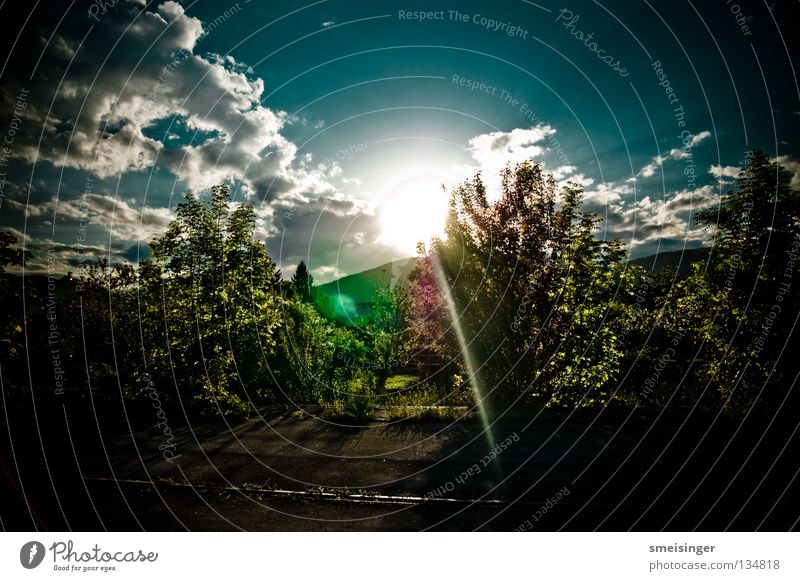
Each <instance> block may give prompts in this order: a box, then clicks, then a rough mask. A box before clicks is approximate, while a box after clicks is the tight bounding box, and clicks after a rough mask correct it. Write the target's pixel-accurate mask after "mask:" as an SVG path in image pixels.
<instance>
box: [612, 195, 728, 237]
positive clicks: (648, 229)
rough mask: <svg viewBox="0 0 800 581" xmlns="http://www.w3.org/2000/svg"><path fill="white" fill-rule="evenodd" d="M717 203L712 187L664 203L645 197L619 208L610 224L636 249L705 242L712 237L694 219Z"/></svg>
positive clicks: (669, 198)
mask: <svg viewBox="0 0 800 581" xmlns="http://www.w3.org/2000/svg"><path fill="white" fill-rule="evenodd" d="M718 202H719V196H718V195H717V193H716V192H715V189H714V187H713V186H711V185H706V186H702V187H699V188H697V189H695V190H681V191H679V192H675V193H673V194H670V195H669V196H666V197H665V198H663V199H653V198H651V197H650V196H645V197H644V198H642V199H641V200H638V201H637V202H634V203H630V204H625V205H624V206H623V205H618V206H617V208H618V210H619V211H618V213H617V214H615V215H614V216H613V219H610V220H609V226H610V227H611V228H612V229H613V230H615V231H616V232H617V233H618V234H619V235H621V236H622V237H623V239H627V241H628V242H629V243H630V245H631V247H632V248H634V249H635V248H636V247H639V246H643V245H647V244H651V243H653V242H656V241H658V240H660V239H675V240H681V241H684V242H690V243H696V242H702V241H705V240H706V239H707V238H708V235H709V234H708V231H706V230H705V229H703V228H700V227H698V226H697V224H696V223H695V217H696V215H697V213H698V212H701V211H702V210H705V209H707V208H710V207H713V206H715V205H716V204H718Z"/></svg>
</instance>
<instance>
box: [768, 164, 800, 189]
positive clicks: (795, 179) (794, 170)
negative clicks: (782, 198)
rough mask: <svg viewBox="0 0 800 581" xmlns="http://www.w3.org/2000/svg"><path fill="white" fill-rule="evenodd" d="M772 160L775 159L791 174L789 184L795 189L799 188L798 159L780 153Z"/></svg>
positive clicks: (799, 170) (799, 171)
mask: <svg viewBox="0 0 800 581" xmlns="http://www.w3.org/2000/svg"><path fill="white" fill-rule="evenodd" d="M772 161H777V162H778V163H779V164H781V165H782V166H783V167H784V168H785V169H786V171H788V172H789V173H790V174H792V177H791V179H790V181H789V185H790V186H791V187H792V188H793V189H795V190H800V160H797V159H795V158H793V157H790V156H788V155H781V156H778V157H777V158H776V159H774V160H772Z"/></svg>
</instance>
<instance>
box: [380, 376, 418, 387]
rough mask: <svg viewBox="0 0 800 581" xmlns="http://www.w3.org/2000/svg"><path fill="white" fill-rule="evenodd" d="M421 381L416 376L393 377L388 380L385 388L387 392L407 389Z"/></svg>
mask: <svg viewBox="0 0 800 581" xmlns="http://www.w3.org/2000/svg"><path fill="white" fill-rule="evenodd" d="M418 381H419V377H417V376H416V375H392V376H391V377H389V378H388V379H387V380H386V384H385V386H384V387H385V388H386V390H387V391H392V390H397V389H406V388H408V387H410V386H412V385H414V384H415V383H417V382H418Z"/></svg>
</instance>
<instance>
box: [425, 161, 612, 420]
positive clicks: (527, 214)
mask: <svg viewBox="0 0 800 581" xmlns="http://www.w3.org/2000/svg"><path fill="white" fill-rule="evenodd" d="M581 195H582V192H581V190H580V189H579V188H578V187H577V186H574V185H569V186H567V187H566V188H565V189H564V191H563V192H562V193H561V203H560V207H559V205H558V204H557V192H556V185H555V180H554V179H553V178H552V176H550V175H547V174H544V173H543V172H542V170H541V168H540V167H539V166H537V165H534V164H531V163H528V162H525V163H522V164H519V165H518V166H516V167H515V168H514V169H511V168H506V170H505V171H504V172H503V175H502V192H501V195H500V198H499V199H497V200H496V201H492V202H490V201H489V200H488V199H487V195H486V188H485V186H484V184H483V181H482V178H481V175H480V173H478V174H476V176H475V178H474V179H473V180H472V181H468V182H466V183H464V184H463V185H462V186H460V187H459V188H457V189H456V190H455V191H454V192H453V195H452V199H451V207H450V213H449V217H448V221H447V227H446V233H447V239H446V240H444V241H443V240H438V241H435V242H434V245H433V252H432V253H431V264H432V269H433V270H436V269H440V272H441V275H442V276H441V277H437V278H436V283H437V284H438V286H439V287H441V286H442V285H447V287H448V289H447V292H448V293H449V295H450V296H451V297H452V301H453V303H454V311H455V312H456V313H457V314H458V321H457V326H458V328H459V329H460V331H461V332H462V333H463V334H464V342H465V344H466V345H468V346H469V347H468V349H469V351H470V354H471V356H472V358H473V359H474V361H475V366H476V368H478V369H477V370H476V375H477V376H476V377H475V378H474V380H475V381H477V383H478V384H479V385H482V386H486V389H487V390H488V395H487V400H488V402H489V404H490V405H491V406H493V407H503V406H507V405H511V404H514V403H528V404H533V405H570V406H573V405H594V404H602V403H604V402H605V401H607V400H608V399H609V396H610V392H611V389H612V387H613V383H614V379H615V377H616V374H617V372H618V370H619V360H620V355H621V354H620V352H619V350H618V349H616V348H615V346H614V340H615V332H614V328H613V326H611V325H609V324H608V322H607V319H608V318H609V312H610V311H614V312H616V311H618V310H619V307H618V306H617V305H616V304H615V300H614V294H615V290H616V287H617V284H618V281H619V275H620V273H621V262H622V259H623V258H624V256H625V253H624V251H623V250H622V247H621V245H620V244H619V242H617V241H611V242H606V241H601V240H597V239H596V238H595V237H594V233H595V231H596V230H597V226H598V222H599V220H598V219H597V218H596V217H595V216H594V215H592V214H587V213H582V212H580V211H579V208H580V203H581ZM420 280H424V281H426V283H425V284H428V285H429V286H430V285H431V284H433V283H430V282H427V281H430V280H432V279H431V277H430V276H427V275H426V276H423V277H421V279H420ZM412 292H413V291H412ZM439 292H440V293H441V292H442V291H441V288H440V289H439ZM429 302H431V303H435V302H436V300H435V299H431V300H429ZM439 302H440V303H441V300H440V301H439ZM437 308H438V309H439V311H441V307H437ZM440 316H441V315H440ZM438 326H439V328H442V327H443V324H441V323H440V324H439V325H438ZM451 326H452V325H451ZM452 335H453V333H452V331H451V332H449V333H447V335H445V334H444V333H441V334H440V335H439V336H440V337H442V336H448V338H447V339H446V341H447V343H448V344H449V348H448V352H449V353H451V354H453V353H457V354H459V356H460V357H462V359H463V357H464V354H463V353H459V350H460V347H459V346H457V345H455V344H454V343H453V340H452ZM464 371H465V373H466V372H468V371H469V370H467V369H466V368H465V369H464Z"/></svg>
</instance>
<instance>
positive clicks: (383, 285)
mask: <svg viewBox="0 0 800 581" xmlns="http://www.w3.org/2000/svg"><path fill="white" fill-rule="evenodd" d="M414 260H415V259H414V258H403V259H400V260H395V261H392V262H387V263H386V264H382V265H381V266H377V267H375V268H371V269H369V270H365V271H363V272H359V273H356V274H351V275H348V276H344V277H342V278H339V279H337V280H334V281H331V282H328V283H325V284H322V285H319V286H318V287H315V289H314V290H315V292H316V302H317V306H318V307H319V309H320V311H321V312H322V313H323V314H324V315H325V316H326V317H328V318H330V319H335V320H339V321H342V322H352V321H354V320H355V319H356V318H358V317H360V316H362V315H366V314H369V310H370V302H371V301H372V300H373V298H374V297H375V295H376V293H377V292H378V291H379V290H380V289H387V290H389V289H392V288H394V286H395V284H397V282H398V281H399V280H400V279H402V278H403V277H404V276H406V275H407V273H408V271H409V270H410V269H411V267H412V265H413V263H414Z"/></svg>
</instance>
